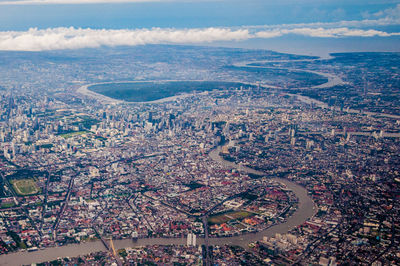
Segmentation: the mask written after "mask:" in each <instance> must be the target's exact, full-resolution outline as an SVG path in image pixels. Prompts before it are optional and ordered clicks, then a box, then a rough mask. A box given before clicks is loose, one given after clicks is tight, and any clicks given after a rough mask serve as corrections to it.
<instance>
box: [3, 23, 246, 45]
mask: <svg viewBox="0 0 400 266" xmlns="http://www.w3.org/2000/svg"><path fill="white" fill-rule="evenodd" d="M249 38H250V34H249V31H248V30H247V29H238V30H231V29H227V28H206V29H183V30H178V29H160V28H153V29H138V30H94V29H75V28H72V27H71V28H54V29H46V30H38V29H30V30H28V31H25V32H17V31H9V32H0V50H16V51H42V50H59V49H78V48H87V47H100V46H119V45H129V46H133V45H142V44H159V43H204V42H214V41H239V40H246V39H249Z"/></svg>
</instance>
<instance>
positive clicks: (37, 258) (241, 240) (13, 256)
mask: <svg viewBox="0 0 400 266" xmlns="http://www.w3.org/2000/svg"><path fill="white" fill-rule="evenodd" d="M220 149H221V148H220V147H219V148H218V149H215V150H213V151H211V152H210V154H209V155H210V157H211V158H212V159H213V160H215V161H218V162H220V163H222V164H223V165H224V166H226V167H228V168H237V167H238V166H237V165H236V164H234V163H232V162H228V161H225V160H223V159H222V158H221V157H220V156H219V152H220ZM241 170H243V171H246V172H248V173H253V174H258V175H262V174H263V173H262V172H260V171H256V170H254V169H251V168H248V167H241ZM272 180H274V181H278V182H280V183H282V184H284V185H286V187H287V188H288V189H290V190H292V191H293V192H294V193H295V194H296V196H297V197H298V199H299V204H298V209H297V210H296V212H295V213H294V214H293V215H292V216H290V217H288V218H287V220H286V222H284V223H281V224H278V225H274V226H272V227H270V228H268V229H266V230H264V231H261V232H257V233H249V234H245V235H241V236H235V237H221V238H210V239H209V243H210V244H211V245H223V244H228V245H229V244H232V245H240V246H243V247H247V246H248V244H249V243H250V242H253V241H256V240H261V239H262V238H263V237H264V236H274V235H275V234H276V233H281V234H282V233H286V232H288V231H289V230H290V229H292V228H293V227H296V226H298V225H300V224H302V223H303V222H304V221H306V220H307V219H308V218H310V217H312V216H313V215H314V214H315V212H316V209H315V206H314V202H313V201H312V199H311V198H310V197H309V196H308V194H307V190H306V189H305V188H303V187H302V186H299V185H297V184H295V183H293V182H291V181H289V180H286V179H281V178H273V179H272ZM113 242H114V246H115V248H116V249H119V248H126V247H135V246H145V245H154V244H158V245H172V244H175V245H185V244H186V239H185V238H146V239H138V240H137V241H132V240H131V239H124V240H114V241H113ZM197 243H198V245H201V244H203V243H204V238H197ZM105 250H106V249H105V247H104V245H103V244H102V243H101V241H100V240H98V241H93V242H85V243H80V244H71V245H66V246H60V247H52V248H46V249H43V250H38V251H35V252H27V251H23V252H16V253H10V254H6V255H1V256H0V265H21V264H31V263H39V262H44V261H51V260H55V259H57V258H61V257H76V256H79V255H85V254H89V253H91V252H96V251H105Z"/></svg>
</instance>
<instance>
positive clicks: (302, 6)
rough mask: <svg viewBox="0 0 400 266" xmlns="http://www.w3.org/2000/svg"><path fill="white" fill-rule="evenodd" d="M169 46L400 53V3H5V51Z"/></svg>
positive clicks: (0, 33)
mask: <svg viewBox="0 0 400 266" xmlns="http://www.w3.org/2000/svg"><path fill="white" fill-rule="evenodd" d="M164 43H165V44H195V45H212V46H228V47H244V48H263V49H271V50H278V51H283V52H301V53H303V54H323V53H328V52H340V51H396V52H400V48H399V47H400V45H399V44H400V0H398V1H394V0H347V1H345V0H301V1H298V0H296V1H295V0H246V1H243V0H0V50H5V51H45V50H59V49H79V48H88V47H101V46H120V45H124V46H125V45H126V46H134V45H144V44H164Z"/></svg>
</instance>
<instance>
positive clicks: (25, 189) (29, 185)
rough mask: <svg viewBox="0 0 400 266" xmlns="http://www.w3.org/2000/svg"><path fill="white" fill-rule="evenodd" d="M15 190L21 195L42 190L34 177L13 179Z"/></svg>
mask: <svg viewBox="0 0 400 266" xmlns="http://www.w3.org/2000/svg"><path fill="white" fill-rule="evenodd" d="M11 184H12V185H13V188H14V190H15V192H16V193H17V194H18V195H21V196H27V195H33V194H36V193H39V192H40V188H39V187H38V186H37V185H36V182H35V181H34V180H33V179H15V180H11Z"/></svg>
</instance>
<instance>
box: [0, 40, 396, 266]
mask: <svg viewBox="0 0 400 266" xmlns="http://www.w3.org/2000/svg"><path fill="white" fill-rule="evenodd" d="M0 58H1V59H2V62H5V63H4V64H3V65H1V66H0V73H1V74H0V88H1V89H0V94H1V96H0V97H1V101H0V145H1V147H0V148H1V149H0V168H1V172H0V174H1V180H0V254H1V255H0V261H6V262H7V261H11V260H13V259H16V258H18V259H17V264H31V263H43V265H64V264H68V265H70V264H78V265H79V264H82V265H98V264H105V265H109V264H117V265H122V264H126V265H130V264H132V265H135V263H136V264H151V265H153V264H156V265H164V264H168V265H171V264H172V265H174V264H176V265H181V264H183V265H199V264H200V265H201V264H204V265H262V264H265V265H278V264H279V265H282V264H284V265H286V264H297V263H298V264H301V265H303V264H304V265H306V264H316V265H337V264H352V263H355V264H363V265H395V264H400V249H399V246H400V237H399V236H400V224H399V221H400V212H399V211H400V207H399V204H398V201H399V196H400V194H399V186H400V172H399V169H398V166H399V165H400V157H399V154H400V145H399V138H400V111H399V109H398V108H399V106H400V105H399V95H400V94H399V84H400V76H399V74H400V72H399V68H398V62H399V60H400V55H399V54H397V53H349V54H332V55H331V57H329V58H317V57H308V56H299V55H289V54H280V53H275V52H271V51H265V50H245V49H230V48H211V47H190V46H172V45H148V46H140V47H135V48H99V49H83V50H71V51H56V52H54V51H53V52H38V53H35V52H33V53H29V52H21V53H20V52H14V53H9V52H0ZM21 72H23V73H24V75H17V73H21ZM171 80H180V81H185V84H186V85H185V86H187V88H189V89H188V90H186V91H184V92H182V91H179V89H177V91H178V92H180V93H179V94H177V95H174V97H170V98H167V99H163V97H162V96H160V97H158V98H159V99H158V100H156V101H152V102H149V103H146V102H142V101H138V102H128V101H124V97H126V98H128V96H126V95H125V96H121V98H109V97H107V96H105V95H101V94H97V93H95V92H94V91H91V90H90V86H89V85H90V84H108V83H110V84H118V83H120V82H127V83H129V82H131V81H140V82H150V83H154V84H158V86H160V87H162V86H163V84H164V83H162V82H163V81H171ZM195 81H196V82H198V81H218V82H221V83H220V84H217V85H216V86H215V87H209V88H203V89H201V90H200V89H199V88H198V87H196V88H194V89H192V90H190V88H191V85H190V82H195ZM222 82H232V83H223V85H221V84H222ZM239 83H240V84H239ZM160 84H161V85H160ZM187 84H188V85H187ZM172 85H174V84H173V83H172ZM175 86H177V84H175ZM210 86H211V85H210ZM111 87H112V86H111ZM194 87H195V86H194ZM111 89H113V88H111ZM132 90H138V89H135V83H132ZM135 93H137V92H135ZM157 93H160V95H163V93H164V92H162V91H161V92H158V91H155V92H154V95H153V96H154V97H156V98H157V96H158V94H157ZM110 239H111V240H110ZM93 245H97V246H96V248H95V250H93V249H92V248H89V247H90V246H93ZM70 247H75V248H74V251H73V252H72V251H71V252H70V253H68V254H67V253H64V254H66V255H65V256H59V255H57V256H56V255H54V254H55V253H54V254H52V251H53V250H57V249H58V250H60V249H63V248H65V250H67V249H69V250H72V248H70ZM35 256H40V259H38V258H36V259H35V260H34V261H33V260H32V259H33V258H35ZM0 264H1V263H0Z"/></svg>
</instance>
